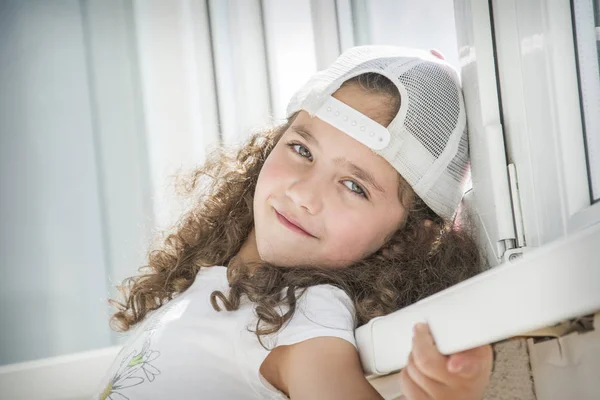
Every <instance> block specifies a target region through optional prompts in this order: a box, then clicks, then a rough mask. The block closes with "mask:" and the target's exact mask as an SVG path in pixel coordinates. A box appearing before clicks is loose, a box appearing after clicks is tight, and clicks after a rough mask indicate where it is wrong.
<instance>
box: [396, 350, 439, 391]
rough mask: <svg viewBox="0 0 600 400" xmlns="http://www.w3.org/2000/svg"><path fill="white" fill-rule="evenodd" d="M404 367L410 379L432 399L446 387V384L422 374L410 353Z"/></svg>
mask: <svg viewBox="0 0 600 400" xmlns="http://www.w3.org/2000/svg"><path fill="white" fill-rule="evenodd" d="M405 369H406V371H407V373H408V376H410V379H411V380H412V381H413V382H414V383H415V384H417V386H419V387H420V388H421V389H422V390H423V391H424V392H425V393H427V395H428V396H429V397H431V398H433V399H435V398H438V397H439V395H440V394H443V393H444V392H445V391H446V390H447V389H448V387H447V386H446V385H443V384H441V383H440V382H438V381H435V380H433V379H431V378H428V377H427V376H425V375H423V373H422V372H421V371H420V370H419V369H418V368H417V366H416V365H415V361H414V358H413V355H412V353H410V354H409V355H408V364H407V365H406V368H405Z"/></svg>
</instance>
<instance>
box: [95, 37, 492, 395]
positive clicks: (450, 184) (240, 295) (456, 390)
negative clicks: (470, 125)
mask: <svg viewBox="0 0 600 400" xmlns="http://www.w3.org/2000/svg"><path fill="white" fill-rule="evenodd" d="M466 132H467V131H466V118H465V114H464V104H463V100H462V95H461V91H460V87H459V83H458V77H457V75H456V73H455V71H454V70H453V69H452V68H451V67H450V66H449V65H448V64H447V63H446V62H444V61H443V60H441V59H439V58H438V57H436V56H433V55H431V54H430V53H427V52H424V51H419V50H412V49H405V48H397V47H388V46H363V47H355V48H352V49H350V50H348V51H346V52H345V53H344V54H342V55H341V56H340V57H339V58H338V59H337V60H336V61H335V63H334V64H333V65H331V66H330V67H329V68H328V69H326V70H324V71H321V72H319V73H317V74H316V75H314V76H313V77H312V78H311V79H310V80H309V82H308V83H307V84H306V85H305V86H304V87H303V88H302V89H300V91H298V92H297V93H296V95H295V96H294V97H293V98H292V100H291V102H290V104H289V106H288V119H287V122H286V123H285V124H283V125H282V126H279V127H276V128H274V129H270V130H265V131H264V132H261V133H259V134H256V135H254V136H253V137H252V138H251V139H250V140H249V142H248V143H247V144H246V145H245V146H244V147H243V148H242V149H241V150H240V151H239V152H238V153H237V154H227V153H225V152H220V153H217V154H214V155H213V156H212V158H211V159H209V161H208V162H207V163H206V164H205V165H204V166H203V167H202V168H200V169H198V170H197V171H195V172H194V173H193V175H192V176H191V177H190V179H189V181H188V182H187V183H188V185H187V187H186V188H187V193H188V194H189V195H190V196H192V197H193V199H194V200H193V207H191V209H190V210H189V211H188V212H187V213H186V214H185V215H184V216H183V218H182V219H181V220H180V222H179V223H178V225H177V227H176V229H175V230H174V232H172V233H171V234H169V235H168V236H167V237H166V239H165V240H164V244H163V245H162V246H161V247H160V248H158V249H156V250H154V251H152V252H151V253H150V255H149V259H148V265H147V266H146V267H144V268H143V272H144V274H143V275H141V276H137V277H132V278H129V279H127V280H126V281H125V283H124V284H123V285H122V286H121V290H122V291H123V293H124V295H125V299H126V301H125V302H124V303H119V302H116V301H114V300H113V301H111V302H112V304H113V305H115V306H116V307H117V308H118V309H119V311H118V312H117V313H115V314H114V316H113V317H112V323H113V324H114V325H113V326H114V328H115V329H117V330H120V331H126V330H129V329H130V328H132V327H133V326H136V330H135V332H134V334H133V335H132V336H131V337H130V338H129V341H128V342H127V343H126V344H125V346H124V347H123V349H122V351H121V352H120V353H119V355H118V357H117V359H116V360H115V362H114V364H113V366H112V367H111V369H110V370H109V372H108V376H107V378H106V380H105V381H104V382H103V384H102V389H101V393H100V394H99V396H98V397H99V398H100V399H107V398H108V399H132V400H133V399H140V398H156V399H163V398H176V399H188V398H190V399H191V398H195V399H198V398H199V399H286V398H291V399H293V400H300V399H381V396H380V395H379V394H378V393H377V392H376V391H375V390H374V389H373V387H372V386H371V385H370V384H369V382H368V381H367V380H366V379H365V377H364V374H363V371H362V369H361V365H360V359H359V356H358V352H357V348H356V343H355V341H354V334H353V333H354V330H355V329H356V328H357V327H359V326H361V325H362V324H365V323H366V322H368V321H369V320H370V319H372V318H374V317H377V316H381V315H385V314H389V313H391V312H393V311H396V310H398V309H400V308H402V307H405V306H407V305H409V304H411V303H414V302H416V301H417V300H419V299H421V298H423V297H426V296H429V295H432V294H434V293H436V292H438V291H440V290H442V289H444V288H446V287H448V286H451V285H454V284H456V283H458V282H460V281H462V280H464V279H466V278H469V277H471V276H472V275H474V274H476V273H477V272H479V271H480V267H481V265H480V263H481V259H480V256H479V252H478V249H477V247H476V245H475V242H474V240H473V238H472V234H471V233H470V232H469V230H468V229H467V226H466V225H465V224H463V225H462V226H458V224H453V222H454V217H455V214H456V209H457V207H458V204H459V202H460V200H461V196H462V193H463V190H464V188H463V184H464V183H465V180H466V177H467V173H468V159H467V133H466ZM417 328H419V327H417ZM422 328H423V329H415V337H414V341H413V351H412V353H411V356H410V358H409V363H408V365H407V367H406V368H404V369H403V370H402V373H401V374H400V378H399V379H400V380H401V384H402V387H403V392H404V394H405V396H406V398H408V399H415V400H421V399H461V400H465V399H467V400H468V399H480V398H481V397H482V395H483V391H484V389H485V386H486V384H487V380H488V378H489V374H490V370H491V359H492V352H491V347H490V346H483V347H480V348H477V349H473V350H470V351H467V352H463V353H459V354H456V355H452V356H450V357H446V356H443V355H441V354H440V353H439V352H438V351H437V348H436V347H435V343H434V341H433V338H432V336H431V334H430V333H429V332H428V330H427V327H426V326H424V327H422Z"/></svg>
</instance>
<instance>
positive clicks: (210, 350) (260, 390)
mask: <svg viewBox="0 0 600 400" xmlns="http://www.w3.org/2000/svg"><path fill="white" fill-rule="evenodd" d="M228 289H229V285H228V282H227V269H226V268H225V267H222V266H216V267H210V268H202V269H201V270H200V272H199V273H198V275H197V276H196V279H195V281H194V283H193V284H192V286H190V288H189V289H188V290H186V291H185V292H184V293H182V294H181V295H179V296H177V297H176V298H175V299H173V300H171V301H170V302H168V303H167V304H165V305H164V306H162V307H161V308H159V309H158V310H156V311H154V312H152V313H150V314H148V315H147V317H146V318H145V319H144V321H143V322H142V323H141V324H140V325H138V326H137V327H136V328H135V329H134V331H133V333H132V335H131V336H130V337H129V339H128V340H127V342H126V343H125V345H124V346H123V349H122V350H121V351H120V352H119V354H118V356H117V358H116V359H115V361H114V362H113V364H112V366H111V368H110V369H109V371H108V372H107V374H106V376H105V378H104V379H103V381H102V383H101V386H100V388H99V389H98V392H97V394H96V395H95V397H94V398H96V399H98V398H100V399H111V400H117V399H118V400H124V399H129V400H138V399H181V400H183V399H207V400H208V399H211V400H212V399H219V400H228V399H232V400H233V399H236V400H240V399H274V400H275V399H276V400H282V399H287V396H285V395H284V394H283V393H282V392H280V391H279V390H277V389H275V388H274V387H273V386H272V385H271V384H270V383H269V382H268V381H267V380H266V379H265V378H263V376H262V375H261V374H260V372H259V369H260V366H261V364H262V362H263V361H264V359H265V358H266V357H267V355H268V354H269V351H268V350H265V349H264V348H263V347H262V346H261V345H260V343H259V342H258V338H257V337H256V334H255V333H253V332H250V331H248V329H247V327H250V328H252V329H255V328H256V321H257V317H256V313H255V312H254V308H255V305H254V304H253V303H251V302H250V301H249V300H248V299H247V298H246V297H245V296H242V299H241V300H242V303H241V305H240V308H239V309H238V310H236V311H231V312H230V311H226V310H225V309H224V307H223V305H222V303H221V302H220V301H218V304H219V306H220V307H221V309H222V311H216V310H214V309H213V307H212V305H211V304H210V294H211V293H212V292H213V291H214V290H221V291H223V293H224V294H227V291H228ZM296 307H297V308H296V312H295V313H294V316H293V317H292V318H291V319H290V320H289V321H288V323H287V324H286V325H284V326H283V327H282V328H281V330H279V332H277V333H276V334H273V335H270V336H263V337H262V340H263V342H264V343H265V345H266V346H267V347H268V348H274V345H275V346H278V345H288V344H294V343H298V342H301V341H303V340H306V339H310V338H314V337H318V336H336V337H340V338H342V339H345V340H347V341H348V342H350V343H352V344H353V345H354V346H355V347H356V342H355V339H354V329H355V327H356V318H355V312H354V311H355V310H354V306H353V304H352V302H351V300H350V298H349V297H348V295H347V294H346V293H344V292H343V291H342V290H340V289H338V288H336V287H334V286H332V285H317V286H312V287H310V288H308V289H307V291H306V293H304V294H303V295H302V297H301V298H300V299H299V300H298V302H297V304H296ZM285 311H287V307H285V306H284V307H283V309H282V312H285Z"/></svg>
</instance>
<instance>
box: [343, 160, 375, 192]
mask: <svg viewBox="0 0 600 400" xmlns="http://www.w3.org/2000/svg"><path fill="white" fill-rule="evenodd" d="M333 161H334V162H336V163H338V164H342V165H347V166H348V167H349V168H350V170H351V171H352V174H354V175H356V176H357V177H358V178H359V179H361V180H363V181H365V182H367V183H368V184H369V185H371V186H373V187H374V188H375V189H377V190H379V191H380V192H381V193H385V190H383V187H381V185H380V184H378V183H377V181H376V180H375V178H374V177H373V175H371V173H370V172H368V171H365V170H364V169H362V168H361V167H359V166H358V165H356V164H354V163H353V162H350V161H348V159H346V157H338V158H336V159H335V160H333Z"/></svg>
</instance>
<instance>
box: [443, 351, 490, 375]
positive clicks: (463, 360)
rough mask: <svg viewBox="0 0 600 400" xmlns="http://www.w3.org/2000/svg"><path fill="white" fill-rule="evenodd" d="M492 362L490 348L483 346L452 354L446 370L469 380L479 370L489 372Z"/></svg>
mask: <svg viewBox="0 0 600 400" xmlns="http://www.w3.org/2000/svg"><path fill="white" fill-rule="evenodd" d="M492 362H493V349H492V346H490V345H484V346H480V347H476V348H474V349H470V350H466V351H461V352H460V353H455V354H452V355H451V356H450V357H449V359H448V370H449V371H450V372H452V373H455V374H459V375H462V376H464V377H465V378H469V377H471V376H473V375H475V374H477V372H478V371H479V370H480V368H483V369H486V370H491V368H492ZM460 367H462V368H460Z"/></svg>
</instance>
